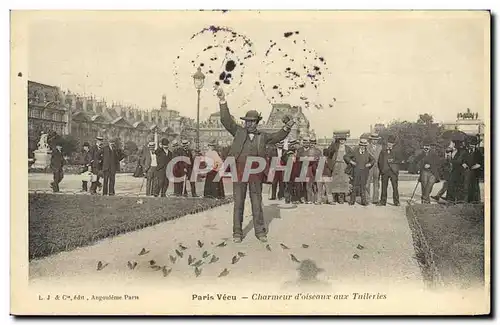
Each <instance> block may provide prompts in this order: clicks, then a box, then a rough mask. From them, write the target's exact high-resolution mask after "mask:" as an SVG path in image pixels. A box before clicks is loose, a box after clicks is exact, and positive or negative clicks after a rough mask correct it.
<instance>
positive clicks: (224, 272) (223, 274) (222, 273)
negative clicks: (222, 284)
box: [219, 269, 229, 278]
mask: <svg viewBox="0 0 500 325" xmlns="http://www.w3.org/2000/svg"><path fill="white" fill-rule="evenodd" d="M228 274H229V271H228V270H227V269H224V270H223V271H222V272H221V273H220V274H219V278H221V277H223V276H226V275H228Z"/></svg>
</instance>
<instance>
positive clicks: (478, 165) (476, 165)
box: [471, 164, 481, 169]
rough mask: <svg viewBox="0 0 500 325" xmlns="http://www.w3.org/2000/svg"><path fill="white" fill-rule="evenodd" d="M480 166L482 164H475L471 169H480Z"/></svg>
mask: <svg viewBox="0 0 500 325" xmlns="http://www.w3.org/2000/svg"><path fill="white" fill-rule="evenodd" d="M479 167H481V165H480V164H475V165H474V166H472V167H471V169H478V168H479Z"/></svg>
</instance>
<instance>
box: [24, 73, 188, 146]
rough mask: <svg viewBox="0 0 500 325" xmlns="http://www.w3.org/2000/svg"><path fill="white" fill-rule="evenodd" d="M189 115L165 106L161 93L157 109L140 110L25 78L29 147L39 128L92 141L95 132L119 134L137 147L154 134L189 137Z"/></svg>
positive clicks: (34, 143) (106, 135) (33, 143)
mask: <svg viewBox="0 0 500 325" xmlns="http://www.w3.org/2000/svg"><path fill="white" fill-rule="evenodd" d="M193 128H194V121H193V119H190V118H187V117H184V116H181V115H180V112H179V111H176V110H171V109H168V108H167V102H166V96H165V95H163V97H162V102H161V106H160V108H159V109H152V110H148V111H146V110H142V109H139V108H137V107H131V106H125V105H120V104H117V103H112V104H111V105H108V103H106V101H105V100H98V99H96V98H95V97H93V96H81V95H78V94H74V93H71V92H70V91H67V92H63V91H61V89H59V88H58V87H55V86H50V85H44V84H41V83H38V82H33V81H28V138H29V139H30V141H29V142H30V147H29V151H30V152H32V151H33V150H35V149H36V142H37V141H38V137H39V136H40V133H41V131H45V132H49V131H55V132H57V133H58V134H61V135H68V134H70V135H72V136H74V137H75V138H76V139H78V140H79V142H80V143H83V142H84V141H88V142H91V143H92V142H94V139H95V137H96V136H103V137H104V138H105V139H114V138H119V139H120V140H121V142H122V143H123V144H124V143H126V142H127V141H133V142H135V143H136V144H137V146H139V147H141V146H143V145H145V144H146V143H147V142H148V141H151V140H152V139H153V138H154V133H155V130H156V131H157V132H158V137H159V138H162V137H167V138H169V139H170V140H173V139H176V138H179V137H181V136H186V137H193V132H192V131H193Z"/></svg>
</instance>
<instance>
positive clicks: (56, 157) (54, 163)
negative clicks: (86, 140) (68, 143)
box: [50, 140, 64, 193]
mask: <svg viewBox="0 0 500 325" xmlns="http://www.w3.org/2000/svg"><path fill="white" fill-rule="evenodd" d="M63 166H64V155H63V153H62V146H61V143H60V142H59V140H56V144H55V148H54V149H53V150H52V155H51V158H50V169H51V170H52V174H53V176H54V178H53V181H52V182H51V183H50V186H51V187H52V190H53V191H54V193H57V192H59V183H60V182H61V181H62V180H63V178H64V172H63Z"/></svg>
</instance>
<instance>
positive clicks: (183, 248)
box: [179, 244, 187, 251]
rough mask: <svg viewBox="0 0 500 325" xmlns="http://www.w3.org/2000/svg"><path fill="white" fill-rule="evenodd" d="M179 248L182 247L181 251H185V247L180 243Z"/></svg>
mask: <svg viewBox="0 0 500 325" xmlns="http://www.w3.org/2000/svg"><path fill="white" fill-rule="evenodd" d="M179 248H180V249H182V250H183V251H185V250H186V249H187V247H186V246H183V245H182V244H179Z"/></svg>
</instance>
